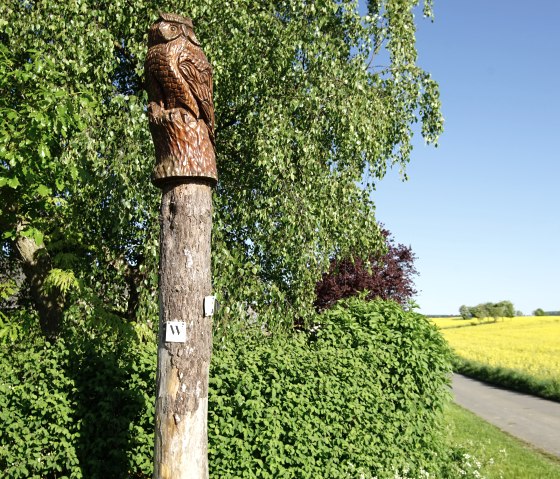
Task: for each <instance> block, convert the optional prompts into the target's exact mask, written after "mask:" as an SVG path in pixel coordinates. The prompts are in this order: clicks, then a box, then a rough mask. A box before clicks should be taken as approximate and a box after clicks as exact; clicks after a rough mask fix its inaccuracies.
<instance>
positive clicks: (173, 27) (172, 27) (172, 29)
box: [170, 25, 177, 33]
mask: <svg viewBox="0 0 560 479" xmlns="http://www.w3.org/2000/svg"><path fill="white" fill-rule="evenodd" d="M170 30H171V31H172V32H173V33H175V32H176V31H177V27H176V26H175V25H171V28H170Z"/></svg>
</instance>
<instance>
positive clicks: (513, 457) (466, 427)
mask: <svg viewBox="0 0 560 479" xmlns="http://www.w3.org/2000/svg"><path fill="white" fill-rule="evenodd" d="M446 422H447V428H448V433H449V436H448V438H449V442H450V444H451V445H452V446H459V447H460V449H461V452H462V454H468V455H469V457H467V458H465V459H464V460H463V462H468V463H470V464H471V465H473V466H474V468H475V469H478V470H479V472H480V474H481V477H485V478H487V479H558V478H560V460H558V459H556V458H553V457H551V456H547V455H545V454H542V453H540V452H538V451H536V450H534V449H532V448H531V447H530V446H528V445H525V444H524V443H522V442H521V441H519V440H517V439H515V438H513V437H511V436H510V435H508V434H506V433H504V432H502V431H500V430H499V429H498V428H496V427H494V426H492V425H491V424H489V423H487V422H486V421H483V420H482V419H480V418H478V417H477V416H475V415H474V414H472V413H471V412H469V411H467V410H465V409H463V408H461V407H459V406H457V405H455V404H451V405H449V407H448V408H447V410H446ZM476 462H479V463H480V464H481V466H480V468H478V466H476ZM468 477H477V476H476V475H468Z"/></svg>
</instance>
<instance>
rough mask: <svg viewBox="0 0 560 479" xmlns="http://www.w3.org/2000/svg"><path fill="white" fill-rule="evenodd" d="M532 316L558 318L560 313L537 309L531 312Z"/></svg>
mask: <svg viewBox="0 0 560 479" xmlns="http://www.w3.org/2000/svg"><path fill="white" fill-rule="evenodd" d="M533 316H560V311H545V310H544V309H542V308H537V309H535V310H534V311H533Z"/></svg>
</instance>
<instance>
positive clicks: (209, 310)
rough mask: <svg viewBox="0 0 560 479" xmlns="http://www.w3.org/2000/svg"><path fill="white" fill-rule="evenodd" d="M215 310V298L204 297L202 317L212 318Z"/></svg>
mask: <svg viewBox="0 0 560 479" xmlns="http://www.w3.org/2000/svg"><path fill="white" fill-rule="evenodd" d="M215 308H216V297H215V296H205V297H204V316H212V315H213V314H214V310H215Z"/></svg>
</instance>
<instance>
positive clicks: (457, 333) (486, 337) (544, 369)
mask: <svg viewBox="0 0 560 479" xmlns="http://www.w3.org/2000/svg"><path fill="white" fill-rule="evenodd" d="M432 321H433V322H434V323H435V324H436V325H437V326H438V327H439V328H441V332H442V334H443V335H444V337H445V338H446V339H447V341H448V342H449V344H450V345H451V347H452V348H453V349H454V351H455V352H456V353H457V354H458V355H459V356H460V357H462V358H464V359H467V360H472V361H477V362H480V363H485V364H488V365H490V366H500V367H504V368H508V369H514V370H517V371H520V372H524V373H527V374H529V375H530V376H532V377H534V378H536V379H544V380H556V381H558V380H560V317H559V316H538V317H536V316H525V317H515V318H504V319H503V320H502V319H499V320H498V321H496V322H485V323H484V324H480V325H476V326H473V325H471V326H468V327H460V328H457V327H452V326H460V325H463V324H470V323H474V324H476V323H477V321H471V320H467V321H465V320H461V319H452V318H442V319H437V318H436V319H433V320H432Z"/></svg>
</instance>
